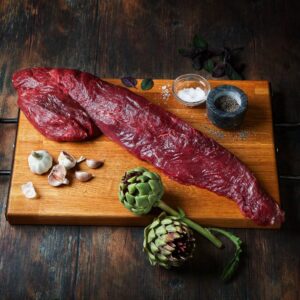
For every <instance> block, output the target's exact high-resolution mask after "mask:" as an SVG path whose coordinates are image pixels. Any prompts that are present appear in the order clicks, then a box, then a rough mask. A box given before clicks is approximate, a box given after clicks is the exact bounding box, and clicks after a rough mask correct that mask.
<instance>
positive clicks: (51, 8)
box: [0, 0, 300, 300]
mask: <svg viewBox="0 0 300 300" xmlns="http://www.w3.org/2000/svg"><path fill="white" fill-rule="evenodd" d="M299 10H300V2H299V1H297V0H290V1H284V0H255V1H254V0H253V1H246V0H239V1H220V0H210V1H206V0H205V1H193V0H187V1H179V0H174V1H169V0H161V1H147V0H126V1H125V0H113V1H106V0H104V1H102V0H101V1H100V0H99V1H92V0H68V1H64V0H52V1H47V0H39V1H35V0H24V1H18V0H0V118H2V117H3V118H8V117H16V116H17V113H18V110H17V107H16V105H15V103H16V95H15V92H14V90H13V87H12V85H11V76H12V73H13V72H14V71H15V70H17V69H19V68H24V67H31V66H38V65H40V66H49V67H53V66H57V67H69V68H77V69H81V70H85V71H88V72H91V73H93V74H96V75H98V76H100V77H106V78H108V77H110V78H113V77H115V78H120V77H122V76H126V75H132V76H135V77H137V78H145V77H152V78H175V77H176V76H178V75H180V74H184V73H190V72H193V68H192V66H191V62H190V61H189V60H188V59H184V58H182V57H180V56H179V55H178V53H177V49H178V48H182V47H185V46H187V45H188V43H189V42H190V41H191V39H192V37H193V34H194V33H196V32H198V31H199V32H201V34H202V35H203V36H204V37H205V38H206V39H207V40H208V42H209V43H210V44H211V45H212V46H215V47H219V46H223V45H224V44H226V45H228V46H230V47H240V46H243V47H244V50H243V51H242V53H241V55H240V59H241V61H242V62H244V63H245V64H246V69H245V72H244V75H245V78H246V79H249V80H262V79H264V80H268V81H269V82H270V83H271V86H272V92H273V95H272V107H273V120H274V125H275V131H274V132H275V142H276V147H275V149H276V156H277V162H278V173H279V186H280V198H281V201H282V206H283V208H284V210H285V211H286V222H285V224H284V225H283V227H282V229H280V230H257V229H255V230H253V229H248V230H245V229H239V230H232V231H233V232H234V233H236V234H238V235H239V236H240V237H241V238H242V240H243V241H244V242H245V244H246V246H247V249H246V257H245V258H244V259H243V260H242V264H241V267H240V269H239V271H238V274H237V276H236V277H235V278H234V280H233V281H232V282H230V283H228V284H223V283H222V282H221V281H220V279H219V273H220V271H221V267H222V264H224V263H225V262H226V261H227V260H228V258H229V257H230V255H231V254H232V248H231V247H227V244H226V247H225V249H224V250H222V251H219V250H218V249H215V248H214V247H213V246H211V245H210V244H209V243H207V242H206V241H205V240H204V239H202V238H201V237H199V238H198V239H197V240H198V247H197V249H198V250H197V251H196V253H195V257H194V259H193V261H191V263H189V264H188V265H187V266H185V267H184V268H182V269H179V270H164V269H161V268H153V267H151V266H149V263H148V261H147V259H146V257H145V254H144V253H143V252H142V251H141V248H142V240H143V232H142V229H141V228H130V227H105V226H30V225H27V226H11V225H9V223H8V222H7V221H6V219H5V210H6V201H7V196H8V189H9V182H10V177H9V176H6V175H5V176H1V177H0V211H1V217H0V295H1V299H146V300H148V299H149V300H150V299H151V300H152V299H191V300H193V299H195V300H196V299H197V300H198V299H205V300H206V299H213V300H214V299H228V300H231V299H242V300H244V299H248V300H257V299H267V300H269V299H270V300H274V299H276V300H277V299H278V300H279V299H280V300H281V299H284V300H295V299H299V298H300V294H299V293H300V289H299V282H300V257H299V253H300V234H299V228H300V213H299V212H300V202H299V197H300V184H299V175H300V151H299V149H300V139H299V136H300V126H299V123H300V105H299V99H300V89H299V76H300V74H299V70H300V68H299V64H300V57H299V53H300V39H299V29H298V28H299V21H300V19H299ZM200 74H202V75H204V76H206V77H207V78H210V76H209V74H207V73H206V72H204V71H201V72H200ZM0 128H1V135H0V140H1V143H0V145H1V148H0V169H1V170H3V169H6V168H8V167H9V166H10V165H11V163H12V161H11V160H12V149H13V146H14V141H15V129H16V126H15V125H3V124H0ZM9 128H13V129H9ZM3 141H5V142H4V143H3ZM2 144H3V145H2ZM4 144H6V145H7V146H5V147H4ZM297 178H298V179H297ZM197 237H198V236H197Z"/></svg>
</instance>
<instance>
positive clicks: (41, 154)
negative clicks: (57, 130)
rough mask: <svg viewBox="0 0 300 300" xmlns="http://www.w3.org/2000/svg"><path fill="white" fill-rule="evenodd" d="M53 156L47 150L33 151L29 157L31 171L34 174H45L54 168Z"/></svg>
mask: <svg viewBox="0 0 300 300" xmlns="http://www.w3.org/2000/svg"><path fill="white" fill-rule="evenodd" d="M52 163H53V160H52V156H51V155H50V154H49V152H48V151H46V150H37V151H32V152H31V154H30V155H29V156H28V165H29V168H30V171H31V172H32V173H34V174H38V175H41V174H44V173H46V172H48V171H49V170H50V168H51V167H52Z"/></svg>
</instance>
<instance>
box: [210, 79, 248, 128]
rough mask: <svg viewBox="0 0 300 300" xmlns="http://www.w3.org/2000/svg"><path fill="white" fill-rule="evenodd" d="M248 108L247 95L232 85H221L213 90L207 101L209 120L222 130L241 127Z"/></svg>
mask: <svg viewBox="0 0 300 300" xmlns="http://www.w3.org/2000/svg"><path fill="white" fill-rule="evenodd" d="M247 108H248V98H247V96H246V94H245V93H244V92H243V91H242V90H241V89H239V88H237V87H235V86H232V85H221V86H218V87H216V88H214V89H212V90H211V91H210V93H209V94H208V97H207V100H206V109H207V116H208V118H209V120H210V121H211V122H212V123H213V124H214V125H216V126H217V127H219V128H222V129H234V128H237V127H239V126H240V125H241V123H242V122H243V120H244V116H245V113H246V111H247Z"/></svg>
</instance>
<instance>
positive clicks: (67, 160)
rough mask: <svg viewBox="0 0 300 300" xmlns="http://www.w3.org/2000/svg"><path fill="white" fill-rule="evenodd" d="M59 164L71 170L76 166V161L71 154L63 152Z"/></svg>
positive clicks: (60, 154) (59, 157)
mask: <svg viewBox="0 0 300 300" xmlns="http://www.w3.org/2000/svg"><path fill="white" fill-rule="evenodd" d="M58 163H59V164H60V165H63V166H64V167H65V168H66V169H67V170H70V169H72V168H74V167H75V166H76V159H75V158H74V157H73V156H72V155H70V154H69V153H67V152H65V151H61V152H60V153H59V156H58Z"/></svg>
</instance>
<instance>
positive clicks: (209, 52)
mask: <svg viewBox="0 0 300 300" xmlns="http://www.w3.org/2000/svg"><path fill="white" fill-rule="evenodd" d="M221 55H223V50H222V49H217V48H209V49H208V50H207V56H208V57H209V58H210V57H214V56H221Z"/></svg>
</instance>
